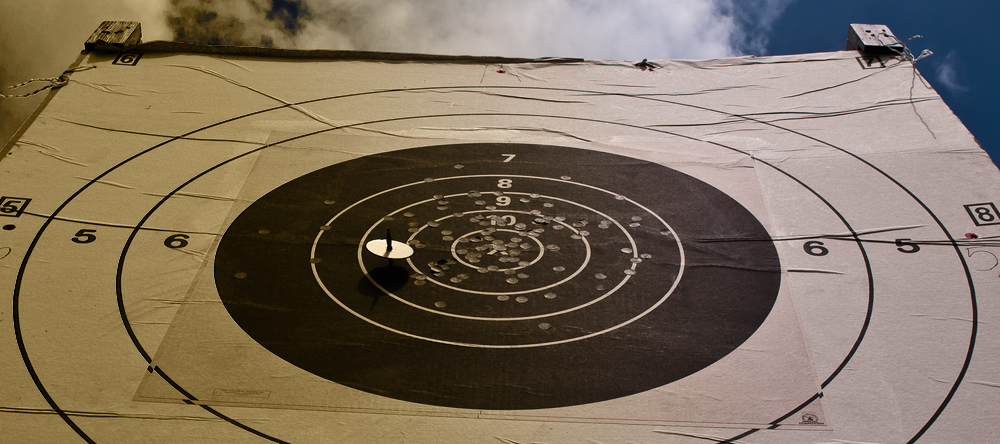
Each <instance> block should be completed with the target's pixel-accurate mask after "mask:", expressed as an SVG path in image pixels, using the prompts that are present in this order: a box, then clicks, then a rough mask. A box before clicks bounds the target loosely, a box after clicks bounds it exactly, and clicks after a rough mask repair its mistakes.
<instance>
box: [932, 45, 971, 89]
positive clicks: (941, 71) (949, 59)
mask: <svg viewBox="0 0 1000 444" xmlns="http://www.w3.org/2000/svg"><path fill="white" fill-rule="evenodd" d="M957 64H958V58H957V56H956V55H955V52H954V51H953V52H949V53H948V55H947V56H945V58H944V60H942V61H941V63H940V64H938V66H937V68H935V72H936V73H937V80H938V82H941V84H942V85H944V87H945V88H946V89H947V90H948V92H950V93H952V94H958V93H964V92H967V91H969V88H968V87H967V86H965V85H962V84H961V83H960V82H959V80H958V71H957V69H956V65H957Z"/></svg>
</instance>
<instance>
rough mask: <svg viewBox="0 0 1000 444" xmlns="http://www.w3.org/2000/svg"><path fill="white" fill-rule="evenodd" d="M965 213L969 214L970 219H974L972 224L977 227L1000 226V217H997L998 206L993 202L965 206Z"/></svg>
mask: <svg viewBox="0 0 1000 444" xmlns="http://www.w3.org/2000/svg"><path fill="white" fill-rule="evenodd" d="M965 211H967V212H969V217H971V218H972V222H973V223H975V224H976V226H977V227H980V226H983V225H1000V217H997V206H996V205H994V204H993V202H987V203H977V204H969V205H965Z"/></svg>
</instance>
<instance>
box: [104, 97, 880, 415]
mask: <svg viewBox="0 0 1000 444" xmlns="http://www.w3.org/2000/svg"><path fill="white" fill-rule="evenodd" d="M460 116H514V117H538V118H553V119H567V120H578V121H586V122H591V123H603V124H612V125H619V126H625V127H630V128H633V129H640V130H650V131H654V132H658V133H663V134H669V135H673V136H677V137H681V138H686V139H689V140H693V141H697V142H702V143H709V144H712V145H716V146H718V147H721V148H725V149H729V150H732V151H735V152H738V153H741V154H744V155H748V156H750V154H749V153H746V152H743V151H741V150H738V149H736V148H732V147H728V146H726V145H723V144H720V143H718V142H712V141H703V140H700V139H697V138H694V137H691V136H685V135H681V134H676V133H673V132H670V131H666V130H661V129H656V128H647V127H642V126H638V125H631V124H626V123H617V122H607V121H602V120H596V119H587V118H581V117H567V116H545V115H535V114H511V113H471V114H440V115H425V116H406V117H395V118H389V119H380V120H374V121H370V122H359V123H353V124H349V125H342V126H339V127H332V128H324V129H322V130H317V131H314V132H311V133H306V134H300V135H297V136H294V137H290V138H288V139H285V140H282V141H278V142H274V143H271V144H267V145H264V146H262V147H260V148H256V149H253V150H250V151H248V152H246V153H243V154H241V155H238V156H236V157H233V158H231V159H229V160H226V161H223V162H221V163H219V164H218V165H216V166H214V167H212V168H210V169H208V170H205V171H203V172H202V173H199V174H198V175H196V176H194V177H193V178H191V179H189V180H188V181H187V182H185V183H183V184H182V185H180V186H179V187H177V188H176V189H175V190H174V191H172V192H170V193H168V194H167V195H166V196H164V197H163V198H162V199H161V200H160V202H158V203H157V204H156V205H155V206H154V207H153V208H152V209H151V210H150V211H149V212H148V213H147V214H146V216H145V217H143V218H142V220H141V221H140V222H139V224H137V226H136V227H135V229H133V232H132V234H131V235H130V236H129V239H128V241H127V242H126V244H125V247H124V248H123V251H122V256H121V258H120V260H119V271H120V270H121V269H122V268H123V267H124V261H125V256H126V255H127V252H128V248H129V246H130V245H131V242H132V240H133V239H134V237H135V235H136V234H137V233H138V230H139V228H140V227H141V226H142V224H144V223H145V221H146V220H148V219H149V217H151V216H152V214H153V213H154V212H155V211H156V210H157V209H158V208H159V207H160V205H162V204H163V203H165V202H166V201H167V199H169V198H170V196H172V195H173V194H175V193H177V192H178V191H180V190H181V189H182V188H184V187H186V186H187V185H189V184H190V183H191V182H193V181H194V180H197V179H198V178H200V177H202V176H204V175H205V174H208V173H209V172H211V171H214V170H215V169H216V168H219V167H221V166H223V165H226V164H228V163H229V162H232V161H234V160H236V159H239V158H241V157H243V156H246V155H249V154H252V153H255V152H257V151H260V150H263V149H265V148H268V147H270V146H274V145H276V144H281V143H286V142H290V141H292V140H297V139H300V138H305V137H311V136H314V135H317V134H321V133H325V132H328V131H335V130H340V129H344V128H350V127H354V126H359V125H370V124H375V123H387V122H394V121H402V120H411V119H421V118H439V117H460ZM751 157H752V156H751ZM754 160H756V161H758V162H761V163H763V164H765V165H767V166H769V167H771V168H773V169H775V170H777V171H779V172H781V173H782V174H784V175H785V176H787V177H789V178H791V179H792V180H794V181H795V182H797V183H799V184H800V185H801V186H802V187H804V188H805V189H807V190H809V192H811V193H812V194H813V195H815V196H816V197H817V198H818V199H820V201H822V202H823V203H824V204H825V205H827V206H828V207H829V208H830V209H831V211H833V212H834V213H835V214H836V215H837V217H838V218H839V219H840V220H841V222H842V223H843V224H844V225H845V226H846V227H847V229H848V230H849V231H850V232H851V235H852V237H853V238H854V240H855V242H856V243H857V245H858V248H859V249H860V250H861V254H862V257H863V258H864V261H865V267H866V270H867V274H868V288H869V298H868V311H867V313H866V315H865V322H864V325H863V327H862V330H861V333H860V334H859V337H858V339H857V340H856V341H855V344H854V346H853V347H852V349H851V352H850V353H849V354H848V355H847V357H846V358H845V359H844V360H843V361H842V362H841V364H840V366H839V367H838V368H837V370H836V371H835V372H834V373H833V374H831V376H830V377H829V378H827V382H826V383H829V382H830V381H832V380H833V378H835V377H836V376H837V375H838V374H839V373H840V371H841V370H842V369H843V368H844V367H846V365H847V362H848V361H850V359H851V358H853V356H854V353H855V352H856V351H857V349H858V348H859V347H860V345H861V341H862V340H863V338H864V336H865V333H866V332H867V329H868V325H869V323H870V320H871V315H872V310H873V306H874V280H873V277H872V272H871V264H870V262H869V259H868V255H867V252H866V250H865V248H864V246H863V244H862V242H861V239H860V238H859V236H858V234H857V233H856V231H855V230H854V228H853V227H852V226H851V225H850V223H848V222H847V220H846V219H845V218H844V216H843V215H842V214H841V213H840V212H839V211H837V209H836V208H835V207H834V206H833V205H832V204H831V203H830V202H829V201H827V200H826V199H825V198H823V197H822V196H821V195H820V194H819V193H817V192H816V191H815V190H813V189H812V188H811V187H809V186H808V185H806V184H805V183H803V182H802V181H801V180H799V179H798V178H796V177H794V176H792V175H791V174H789V173H787V172H785V171H784V170H782V169H780V168H778V167H776V166H774V165H772V164H771V163H769V162H767V161H764V160H761V159H756V158H754ZM116 284H117V285H116V286H117V289H118V297H119V307H120V308H121V309H122V310H123V311H124V306H123V302H122V299H121V298H122V295H121V280H120V279H119V280H117V282H116ZM123 320H124V319H123ZM126 322H127V321H126ZM129 330H130V329H129ZM133 342H134V343H136V344H138V339H137V338H134V337H133ZM823 387H825V385H823ZM815 396H816V395H814V397H813V398H811V399H815ZM810 402H811V401H810ZM805 405H808V402H807V403H805V404H803V405H802V406H799V407H797V408H796V409H794V410H792V411H791V412H789V413H787V414H785V415H783V416H782V417H785V418H786V417H788V416H790V415H792V414H794V413H795V412H797V411H798V410H800V409H801V408H803V407H804V406H805ZM756 430H757V429H753V430H750V431H749V432H748V433H747V434H751V433H754V432H756Z"/></svg>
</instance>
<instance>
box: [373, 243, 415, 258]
mask: <svg viewBox="0 0 1000 444" xmlns="http://www.w3.org/2000/svg"><path fill="white" fill-rule="evenodd" d="M389 245H392V248H389ZM365 249H366V250H368V251H369V252H370V253H372V254H374V255H376V256H379V257H384V258H386V259H406V258H408V257H410V256H413V248H412V247H410V246H409V245H407V244H404V243H402V242H399V241H394V240H388V239H375V240H371V241H368V243H366V244H365Z"/></svg>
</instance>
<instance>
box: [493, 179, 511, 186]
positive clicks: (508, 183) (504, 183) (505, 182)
mask: <svg viewBox="0 0 1000 444" xmlns="http://www.w3.org/2000/svg"><path fill="white" fill-rule="evenodd" d="M512 186H514V180H513V179H500V180H499V181H498V182H497V188H510V187H512Z"/></svg>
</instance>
